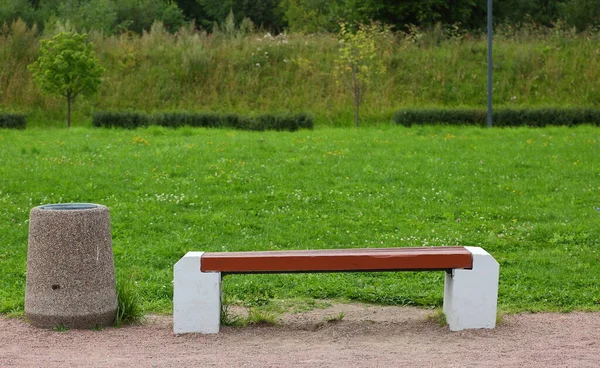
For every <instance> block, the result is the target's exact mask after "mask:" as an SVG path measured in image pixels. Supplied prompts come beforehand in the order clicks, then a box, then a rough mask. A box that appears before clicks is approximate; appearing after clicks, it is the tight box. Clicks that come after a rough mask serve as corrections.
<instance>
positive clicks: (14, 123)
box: [0, 112, 26, 129]
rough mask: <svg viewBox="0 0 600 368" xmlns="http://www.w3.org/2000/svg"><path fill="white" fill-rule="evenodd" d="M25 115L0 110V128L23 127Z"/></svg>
mask: <svg viewBox="0 0 600 368" xmlns="http://www.w3.org/2000/svg"><path fill="white" fill-rule="evenodd" d="M25 125H26V121H25V115H20V114H7V113H3V112H0V129H2V128H6V129H25Z"/></svg>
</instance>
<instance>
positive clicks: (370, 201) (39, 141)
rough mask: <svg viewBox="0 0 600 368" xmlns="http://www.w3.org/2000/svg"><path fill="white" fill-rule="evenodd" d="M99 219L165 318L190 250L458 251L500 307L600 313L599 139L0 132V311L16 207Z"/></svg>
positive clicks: (328, 293) (146, 299) (433, 296)
mask: <svg viewBox="0 0 600 368" xmlns="http://www.w3.org/2000/svg"><path fill="white" fill-rule="evenodd" d="M57 202H96V203H101V204H104V205H107V206H108V207H110V209H111V220H112V232H113V248H114V255H115V264H116V268H117V276H118V280H120V281H125V280H131V281H133V282H134V284H135V285H136V289H137V290H138V291H139V293H140V296H141V297H142V300H143V308H144V309H145V310H146V311H147V312H168V311H170V309H171V298H172V283H171V282H172V267H173V264H174V263H175V262H177V260H178V259H179V258H180V257H181V256H183V255H184V254H185V253H186V252H187V251H190V250H205V251H237V250H240V251H241V250H265V249H313V248H338V247H399V246H400V247H405V246H424V245H425V246H427V245H431V246H433V245H436V246H437V245H470V246H481V247H483V248H485V249H486V250H488V251H489V252H490V253H491V254H492V255H493V256H494V257H495V258H496V259H497V260H498V261H499V262H500V265H501V268H500V272H501V276H500V295H499V307H500V309H501V310H502V311H506V312H515V311H524V310H532V311H554V310H572V309H581V310H600V250H599V249H598V248H599V247H600V210H599V208H600V130H599V129H598V128H593V127H578V128H546V129H527V128H521V129H480V128H457V127H424V128H402V127H395V126H391V125H383V126H380V127H378V128H375V127H372V128H361V129H359V130H354V129H334V128H323V129H317V130H314V131H300V132H296V133H280V132H240V131H229V130H205V129H190V128H183V129H179V130H167V129H163V128H158V127H151V128H148V129H141V130H133V131H127V130H98V129H91V128H76V129H72V130H71V131H66V130H41V129H29V130H24V131H10V130H0V312H11V311H12V312H19V311H21V310H22V309H23V303H24V300H23V299H24V292H25V271H26V253H27V227H28V218H29V210H30V209H31V208H32V207H35V206H38V205H40V204H46V203H57ZM442 291H443V272H421V273H362V274H301V275H244V276H228V277H226V278H225V279H224V293H225V298H226V300H228V301H232V302H241V303H244V304H246V305H262V304H265V303H269V302H270V300H273V299H275V300H282V299H285V300H288V299H303V298H348V299H353V300H361V301H367V302H375V303H383V304H405V305H423V306H439V305H441V303H442V296H443V295H442Z"/></svg>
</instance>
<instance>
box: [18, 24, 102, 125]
mask: <svg viewBox="0 0 600 368" xmlns="http://www.w3.org/2000/svg"><path fill="white" fill-rule="evenodd" d="M29 70H30V71H31V73H32V74H33V78H34V80H35V82H36V83H37V84H38V86H39V87H40V89H41V90H42V92H45V93H49V94H54V95H61V96H63V97H65V98H66V99H67V128H70V127H71V105H72V103H73V102H74V101H75V97H77V96H78V95H79V94H80V93H83V94H93V93H95V92H96V91H97V90H98V86H99V85H100V76H101V75H102V72H103V71H104V69H103V68H102V67H101V66H100V64H99V62H98V59H97V58H96V54H95V53H94V49H93V45H92V44H91V43H90V42H88V41H87V34H79V33H76V32H61V33H59V34H57V35H56V36H54V37H52V38H51V39H49V40H43V41H41V42H40V56H39V57H38V59H37V61H36V62H34V63H33V64H31V65H29Z"/></svg>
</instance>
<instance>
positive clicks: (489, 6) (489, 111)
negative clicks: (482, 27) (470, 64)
mask: <svg viewBox="0 0 600 368" xmlns="http://www.w3.org/2000/svg"><path fill="white" fill-rule="evenodd" d="M487 34H488V101H487V126H488V128H491V127H492V0H487Z"/></svg>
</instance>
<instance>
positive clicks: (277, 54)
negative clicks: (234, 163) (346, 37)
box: [0, 22, 600, 127]
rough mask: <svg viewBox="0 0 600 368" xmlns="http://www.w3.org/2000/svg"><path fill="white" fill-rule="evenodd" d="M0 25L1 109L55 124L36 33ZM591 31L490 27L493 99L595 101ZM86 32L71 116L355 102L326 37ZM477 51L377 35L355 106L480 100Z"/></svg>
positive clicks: (457, 42) (327, 107) (527, 103)
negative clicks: (44, 91) (83, 77)
mask: <svg viewBox="0 0 600 368" xmlns="http://www.w3.org/2000/svg"><path fill="white" fill-rule="evenodd" d="M236 27H237V26H236ZM563 27H566V25H564V23H563ZM4 29H7V31H6V32H5V33H2V34H0V65H3V66H5V67H4V68H0V81H2V83H0V96H1V98H0V108H1V109H2V110H3V111H18V112H23V113H26V114H27V122H28V127H32V126H33V127H34V126H38V125H43V126H60V125H63V124H64V123H63V116H64V114H65V108H64V103H63V101H61V100H59V99H52V98H47V97H45V96H44V95H41V94H40V91H39V89H38V88H37V87H36V85H35V84H34V83H33V80H32V77H31V73H29V72H28V70H27V68H26V66H27V65H28V64H30V63H32V62H33V61H35V59H36V57H37V49H38V42H39V36H38V35H36V32H34V30H32V29H27V28H26V27H25V24H24V23H23V22H16V23H15V24H14V26H13V25H7V26H6V27H5V28H4ZM237 29H239V27H238V28H237ZM598 37H599V34H597V33H593V32H592V31H588V32H586V33H585V34H581V35H578V34H575V33H573V32H572V31H571V30H570V28H559V27H558V26H557V27H555V28H544V27H538V26H535V25H530V26H528V27H525V26H523V27H521V28H515V27H499V28H498V29H497V32H496V39H495V44H494V68H495V69H494V107H499V108H500V107H503V108H516V109H518V108H531V107H540V106H574V107H593V106H597V105H598V103H599V102H600V89H599V88H597V86H596V84H597V83H595V81H598V80H600V58H598V57H597V56H598V55H596V50H597V49H598V47H597V44H598V39H599V38H598ZM90 39H91V40H93V42H94V45H95V48H96V54H97V55H98V58H99V59H100V61H101V63H102V66H103V67H105V68H106V72H105V73H104V74H103V78H102V80H103V83H102V84H101V85H100V87H99V89H98V94H97V97H95V98H94V99H80V100H78V101H77V109H76V111H75V112H74V115H73V116H74V118H73V120H74V121H75V123H74V124H80V125H88V126H89V122H90V121H91V118H92V115H93V112H94V111H97V110H101V111H143V112H154V111H214V112H218V113H225V112H226V113H234V114H238V115H240V116H252V115H256V114H261V113H270V112H274V111H306V112H310V113H311V114H312V115H314V117H315V121H316V124H317V125H327V126H351V125H352V124H353V117H354V116H353V108H354V106H353V99H352V98H351V97H350V94H349V93H348V92H349V91H348V90H346V89H344V88H342V87H341V86H340V85H338V84H336V76H335V73H334V69H335V65H336V64H335V60H336V58H337V57H338V55H339V54H338V51H339V43H338V42H337V39H336V37H334V36H333V35H325V34H321V35H299V34H280V35H277V36H272V35H266V34H257V33H252V34H248V35H247V36H243V37H242V36H235V37H231V38H229V37H221V36H219V37H216V36H215V35H210V34H207V33H206V32H202V31H197V30H194V29H193V28H191V27H187V28H183V29H181V30H180V31H179V32H177V33H176V34H171V33H169V32H167V31H166V30H165V29H164V27H160V26H159V24H158V23H157V25H156V26H155V27H154V28H153V30H152V31H150V32H145V33H144V34H142V35H139V36H138V35H130V34H127V35H120V36H102V35H100V34H97V33H92V34H90ZM485 50H486V41H485V38H482V37H479V36H477V35H474V34H469V33H462V32H461V31H460V30H459V29H455V28H445V27H442V26H440V27H439V28H436V29H434V30H430V31H428V30H424V29H419V28H412V29H411V32H408V33H406V34H393V35H389V36H387V37H386V38H385V40H383V41H382V42H381V44H380V46H379V48H378V53H379V57H380V59H381V61H382V62H383V64H384V65H385V67H386V72H385V73H383V74H381V75H379V76H375V77H374V81H373V82H374V83H373V86H374V87H376V88H371V89H370V90H369V93H368V94H367V95H366V97H365V98H366V99H365V102H363V103H362V104H361V106H360V113H361V116H360V117H361V120H362V121H361V124H363V125H369V124H378V123H380V122H387V121H389V120H390V118H391V116H392V114H393V112H394V111H396V110H398V109H400V108H415V109H416V108H422V107H441V108H455V107H462V108H474V107H483V105H482V104H483V103H484V102H485V99H486V88H485V86H486V71H485V68H486V51H485Z"/></svg>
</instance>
